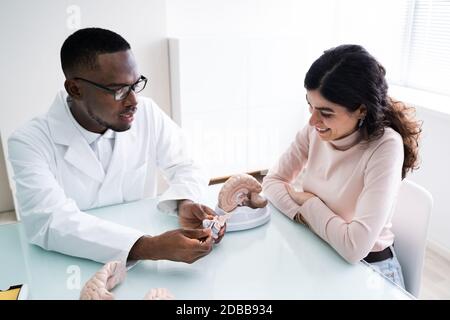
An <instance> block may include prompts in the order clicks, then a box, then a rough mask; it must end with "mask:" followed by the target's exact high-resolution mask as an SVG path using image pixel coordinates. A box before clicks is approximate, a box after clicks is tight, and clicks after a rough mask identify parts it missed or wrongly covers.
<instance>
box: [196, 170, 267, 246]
mask: <svg viewBox="0 0 450 320" xmlns="http://www.w3.org/2000/svg"><path fill="white" fill-rule="evenodd" d="M261 191H262V188H261V185H260V184H259V182H258V181H257V180H256V179H255V178H253V177H252V176H251V175H248V174H245V173H242V174H237V175H234V176H231V177H230V178H229V179H228V180H227V181H226V182H225V183H224V185H223V186H222V189H221V190H220V192H219V203H218V207H219V209H218V210H216V213H217V214H218V215H217V216H215V217H214V219H213V220H208V219H205V220H203V227H204V228H211V230H212V237H213V238H217V237H218V234H219V231H220V229H221V228H222V227H223V226H224V225H225V223H226V222H227V220H228V219H230V218H231V217H232V215H233V214H234V213H236V211H235V210H234V209H236V208H237V207H242V206H247V207H250V208H253V209H257V208H264V207H265V206H266V205H267V200H266V199H265V198H263V197H262V196H260V195H259V193H260V192H261ZM220 211H222V212H220ZM230 222H231V220H230ZM235 230H237V229H235Z"/></svg>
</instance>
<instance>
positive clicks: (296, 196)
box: [286, 184, 316, 206]
mask: <svg viewBox="0 0 450 320" xmlns="http://www.w3.org/2000/svg"><path fill="white" fill-rule="evenodd" d="M286 190H287V192H288V193H289V196H290V197H291V198H292V200H294V201H295V202H296V203H297V204H298V205H299V206H302V205H303V204H304V203H305V202H306V201H307V200H308V199H311V198H313V197H316V195H315V194H312V193H309V192H302V191H296V190H295V189H294V188H293V187H292V185H290V184H286Z"/></svg>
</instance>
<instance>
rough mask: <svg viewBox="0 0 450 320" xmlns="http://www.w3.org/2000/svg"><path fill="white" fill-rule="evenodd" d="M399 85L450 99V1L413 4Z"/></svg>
mask: <svg viewBox="0 0 450 320" xmlns="http://www.w3.org/2000/svg"><path fill="white" fill-rule="evenodd" d="M407 9H408V18H407V20H406V21H407V24H406V27H405V29H406V30H407V32H405V42H404V48H403V51H404V54H403V56H404V57H405V61H404V63H403V72H402V78H403V79H402V81H401V82H400V83H399V84H400V85H404V86H407V87H412V88H417V89H423V90H426V91H432V92H436V93H441V94H445V95H450V0H410V1H408V6H407Z"/></svg>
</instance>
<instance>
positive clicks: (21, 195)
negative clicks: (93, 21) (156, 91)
mask: <svg viewBox="0 0 450 320" xmlns="http://www.w3.org/2000/svg"><path fill="white" fill-rule="evenodd" d="M61 64H62V69H63V72H64V74H65V76H66V81H65V83H64V86H65V92H64V91H61V92H59V93H58V94H57V96H56V98H55V100H54V102H53V104H52V106H51V107H50V110H49V111H48V113H47V114H45V115H44V116H41V117H38V118H35V119H33V120H31V121H30V122H28V123H27V124H26V125H25V126H23V127H22V128H20V129H18V130H16V131H15V132H14V133H13V134H12V135H11V137H10V138H9V139H8V148H9V160H10V161H11V164H12V167H13V171H14V180H15V184H16V189H17V192H16V198H17V202H18V205H19V210H20V214H21V218H22V221H23V223H24V225H25V229H26V233H27V236H28V238H29V241H30V242H31V243H33V244H36V245H39V246H41V247H43V248H45V249H47V250H53V251H58V252H62V253H65V254H68V255H73V256H78V257H83V258H87V259H91V260H95V261H98V262H103V263H105V262H107V261H112V260H120V261H123V262H126V261H131V260H133V261H134V260H142V259H152V260H158V259H167V260H173V261H183V262H188V263H191V262H194V261H195V260H197V259H199V258H201V257H203V256H205V255H207V254H208V253H209V252H210V251H211V249H212V244H213V240H212V237H211V232H210V230H207V229H203V228H202V220H203V219H204V218H211V217H212V215H213V214H214V212H213V211H212V210H211V209H210V208H208V207H206V206H204V205H201V204H198V203H196V201H198V199H199V197H200V196H201V194H202V192H203V190H204V188H205V187H206V186H207V182H208V180H207V179H206V178H205V177H204V176H203V175H202V172H201V171H200V170H199V168H198V167H196V166H195V164H194V163H193V162H192V160H191V159H190V158H189V157H188V155H187V154H186V150H185V146H184V142H183V136H182V134H181V131H180V128H179V127H177V125H176V124H175V123H174V122H173V121H172V120H171V119H170V118H169V117H167V116H166V115H165V114H164V113H163V112H162V111H161V110H160V109H159V107H158V106H157V105H156V104H155V103H154V102H153V101H152V100H151V99H149V98H144V97H139V98H138V96H137V93H138V92H139V91H141V90H143V89H144V87H145V85H146V83H147V78H145V77H144V76H142V75H141V74H140V73H139V72H138V68H137V65H136V61H135V58H134V56H133V53H132V51H131V49H130V45H129V44H128V42H127V41H126V40H125V39H123V38H122V37H121V36H120V35H118V34H116V33H114V32H112V31H109V30H104V29H100V28H87V29H81V30H78V31H77V32H75V33H74V34H72V35H71V36H69V37H68V38H67V39H66V41H65V42H64V44H63V46H62V48H61ZM157 169H161V171H162V172H163V173H164V174H165V176H166V178H167V180H168V182H169V185H170V186H169V188H168V190H167V191H166V192H165V193H164V194H163V195H162V196H161V197H160V198H159V203H158V206H159V208H160V209H161V210H164V211H168V212H176V211H178V216H179V222H180V224H181V226H182V227H184V228H183V229H177V230H172V231H168V232H166V233H163V234H161V235H157V236H153V237H152V236H149V235H146V234H144V233H143V232H141V231H139V230H135V229H132V228H129V227H126V226H123V225H119V224H115V223H112V222H109V221H106V220H103V219H100V218H98V217H95V216H93V215H90V214H87V213H85V212H83V210H87V209H90V208H95V207H100V206H107V205H112V204H117V203H122V202H126V201H132V200H137V199H141V198H142V197H143V194H144V185H145V184H146V183H147V184H148V183H150V189H151V192H152V194H153V196H156V183H157ZM132 214H133V212H130V215H132ZM188 228H189V229H188ZM223 234H224V230H221V233H220V237H219V239H220V238H221V237H222V236H223Z"/></svg>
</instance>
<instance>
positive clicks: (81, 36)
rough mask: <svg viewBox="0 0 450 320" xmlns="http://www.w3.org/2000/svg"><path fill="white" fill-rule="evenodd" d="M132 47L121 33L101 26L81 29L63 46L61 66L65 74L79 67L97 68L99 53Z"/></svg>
mask: <svg viewBox="0 0 450 320" xmlns="http://www.w3.org/2000/svg"><path fill="white" fill-rule="evenodd" d="M129 49H130V44H129V43H128V42H127V41H126V40H125V39H124V38H123V37H122V36H120V35H119V34H117V33H115V32H113V31H110V30H106V29H101V28H85V29H80V30H78V31H76V32H74V33H73V34H71V35H70V36H69V37H68V38H67V39H66V41H64V43H63V45H62V47H61V66H62V69H63V72H64V74H65V75H66V77H67V75H68V73H71V72H74V71H75V70H77V69H78V68H83V67H84V68H89V69H95V68H96V66H97V55H99V54H102V53H114V52H119V51H126V50H129Z"/></svg>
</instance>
